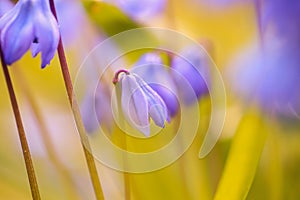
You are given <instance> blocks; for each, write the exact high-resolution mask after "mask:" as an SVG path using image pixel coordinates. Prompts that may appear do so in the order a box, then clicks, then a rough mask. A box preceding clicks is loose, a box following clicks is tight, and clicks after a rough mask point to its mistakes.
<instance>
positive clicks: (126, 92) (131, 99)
mask: <svg viewBox="0 0 300 200" xmlns="http://www.w3.org/2000/svg"><path fill="white" fill-rule="evenodd" d="M121 101H122V110H123V113H124V115H125V117H126V118H127V121H128V122H129V123H130V124H131V125H132V126H134V127H135V128H136V129H138V130H140V131H141V132H142V133H144V135H145V136H149V135H150V126H149V125H150V123H149V116H148V102H147V98H146V96H145V94H144V92H143V91H142V89H141V87H140V86H139V85H138V83H137V80H136V79H135V77H134V76H132V75H124V76H122V96H121Z"/></svg>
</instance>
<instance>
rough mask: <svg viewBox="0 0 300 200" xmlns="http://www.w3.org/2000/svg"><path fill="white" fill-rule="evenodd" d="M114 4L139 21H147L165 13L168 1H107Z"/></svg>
mask: <svg viewBox="0 0 300 200" xmlns="http://www.w3.org/2000/svg"><path fill="white" fill-rule="evenodd" d="M107 2H113V3H114V4H115V5H116V6H118V7H119V8H120V9H121V10H122V11H123V12H125V13H126V14H127V15H129V16H130V17H132V18H133V19H136V20H139V21H146V20H147V18H148V17H153V16H154V15H155V14H158V13H159V12H163V10H164V7H165V6H166V3H167V0H107Z"/></svg>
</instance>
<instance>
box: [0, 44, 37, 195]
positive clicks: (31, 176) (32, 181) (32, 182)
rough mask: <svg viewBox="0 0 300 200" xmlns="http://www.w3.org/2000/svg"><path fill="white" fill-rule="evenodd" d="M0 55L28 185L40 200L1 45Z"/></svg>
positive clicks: (32, 193)
mask: <svg viewBox="0 0 300 200" xmlns="http://www.w3.org/2000/svg"><path fill="white" fill-rule="evenodd" d="M0 57H1V64H2V69H3V73H4V76H5V81H6V85H7V88H8V92H9V97H10V102H11V105H12V108H13V112H14V116H15V121H16V124H17V128H18V133H19V138H20V142H21V147H22V153H23V157H24V160H25V166H26V171H27V176H28V180H29V185H30V189H31V195H32V199H33V200H40V199H41V197H40V193H39V187H38V183H37V179H36V176H35V171H34V167H33V163H32V159H31V153H30V150H29V146H28V142H27V139H26V134H25V130H24V126H23V122H22V118H21V114H20V110H19V106H18V102H17V98H16V95H15V92H14V88H13V84H12V81H11V78H10V75H9V71H8V68H7V65H6V63H5V62H4V57H3V52H2V49H1V47H0Z"/></svg>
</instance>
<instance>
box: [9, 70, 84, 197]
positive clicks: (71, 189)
mask: <svg viewBox="0 0 300 200" xmlns="http://www.w3.org/2000/svg"><path fill="white" fill-rule="evenodd" d="M15 67H17V66H15ZM14 69H17V68H14ZM14 72H15V73H14V74H15V75H16V77H17V80H18V81H19V85H20V87H21V90H22V91H23V94H24V96H25V98H26V99H27V100H28V102H29V107H30V109H31V110H32V113H33V116H34V119H35V121H36V124H37V126H38V128H39V130H40V133H41V134H40V136H41V139H42V141H43V143H44V145H45V147H46V151H47V154H48V156H49V158H50V160H51V162H52V164H53V165H54V166H55V168H56V169H57V171H58V173H59V176H60V178H61V180H62V183H63V185H64V188H66V190H67V195H68V199H74V200H75V199H78V198H79V197H78V195H75V194H76V193H77V190H75V187H76V186H75V184H74V182H73V180H72V175H71V174H70V173H69V172H68V170H67V169H66V167H65V166H64V164H63V163H61V161H60V160H59V158H58V157H57V156H56V153H55V150H54V149H55V148H54V146H53V144H52V142H51V137H50V133H49V131H48V128H47V125H46V122H45V120H44V117H43V114H42V113H41V111H40V109H39V106H38V104H37V102H36V100H35V98H34V97H33V94H32V92H31V90H30V88H29V86H28V84H27V81H26V79H25V77H24V76H23V74H22V72H20V71H18V70H15V71H14Z"/></svg>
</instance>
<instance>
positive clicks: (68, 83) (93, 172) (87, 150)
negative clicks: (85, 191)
mask: <svg viewBox="0 0 300 200" xmlns="http://www.w3.org/2000/svg"><path fill="white" fill-rule="evenodd" d="M49 1H50V7H51V11H52V13H53V15H54V16H55V18H56V20H57V15H56V9H55V5H54V0H49ZM57 51H58V57H59V61H60V65H61V70H62V74H63V78H64V82H65V87H66V90H67V94H68V98H69V103H70V105H71V109H72V112H73V116H74V119H75V123H76V126H77V129H78V133H79V136H80V139H81V144H82V147H83V151H84V155H85V158H86V161H87V165H88V169H89V173H90V177H91V180H92V184H93V187H94V192H95V195H96V198H97V199H104V195H103V191H102V188H101V184H100V181H99V177H98V172H97V168H96V164H95V160H94V157H93V155H92V150H91V147H90V143H89V140H88V137H87V135H86V132H85V129H84V125H83V122H82V118H81V114H80V109H79V106H78V103H77V101H76V97H75V93H74V90H73V85H72V80H71V76H70V72H69V68H68V64H67V60H66V56H65V51H64V47H63V44H62V40H61V38H60V39H59V44H58V49H57Z"/></svg>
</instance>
